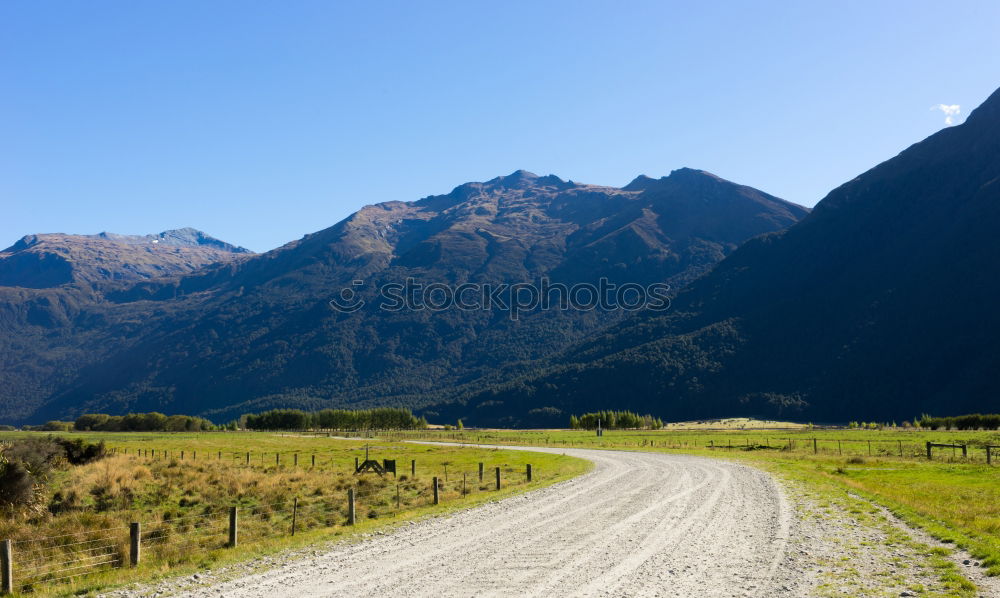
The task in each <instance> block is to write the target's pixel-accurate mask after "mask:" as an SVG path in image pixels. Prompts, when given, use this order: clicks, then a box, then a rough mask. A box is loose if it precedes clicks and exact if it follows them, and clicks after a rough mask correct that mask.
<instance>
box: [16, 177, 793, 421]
mask: <svg viewBox="0 0 1000 598" xmlns="http://www.w3.org/2000/svg"><path fill="white" fill-rule="evenodd" d="M667 178H668V179H669V177H667ZM704 178H705V182H706V185H705V186H702V187H699V186H697V185H694V184H690V183H688V184H684V183H682V182H681V181H678V180H674V181H673V182H672V183H670V184H668V185H665V186H662V188H656V189H651V190H645V191H624V190H622V189H618V188H613V187H605V186H597V185H585V184H581V183H574V182H568V181H563V180H562V179H560V178H559V177H555V176H554V175H548V176H543V177H539V176H537V175H532V174H530V173H527V172H526V171H515V173H512V174H511V175H506V176H503V177H495V178H494V179H491V180H490V181H486V182H484V183H466V184H463V185H459V186H457V187H455V188H454V189H453V190H452V191H451V192H450V193H448V194H445V195H438V196H429V197H425V198H422V199H420V200H417V201H414V202H385V203H382V204H377V205H373V206H365V207H363V208H361V209H360V210H358V211H357V212H355V213H354V214H352V215H351V216H349V217H348V218H345V219H344V220H342V221H340V222H338V223H336V224H334V225H333V226H331V227H328V228H326V229H323V230H321V231H317V232H315V233H311V234H309V235H306V236H304V237H303V238H301V239H299V240H297V241H293V242H291V243H288V244H286V245H284V246H282V247H280V248H278V249H275V250H272V251H270V252H267V253H265V254H260V255H253V256H243V257H241V258H240V259H236V260H232V261H229V262H225V263H216V264H211V265H208V266H206V267H203V268H200V269H198V270H196V271H193V272H191V273H188V274H185V275H183V276H179V277H170V278H158V279H150V280H143V281H137V282H131V283H128V284H125V283H116V284H114V285H112V286H108V287H106V288H104V289H103V292H104V297H105V298H106V299H105V301H104V303H102V304H100V305H97V306H94V305H91V306H84V307H83V308H82V309H81V311H80V312H78V313H76V312H74V313H68V314H66V315H65V317H62V316H61V317H60V318H58V319H51V320H52V321H53V322H56V321H59V322H64V321H75V322H79V321H86V322H90V321H95V322H100V323H99V324H98V325H95V326H93V327H79V328H76V329H74V328H72V327H68V328H67V327H65V326H63V327H59V326H56V327H55V328H54V329H47V328H45V327H44V326H41V327H30V326H29V327H28V330H29V332H32V333H33V334H35V337H34V338H36V339H37V338H38V337H44V336H45V335H46V334H48V335H52V336H54V337H56V338H59V339H60V340H59V343H65V344H67V345H69V346H70V348H73V350H75V351H79V352H80V353H78V354H85V355H86V359H84V360H82V361H81V362H79V363H74V364H72V365H68V364H64V363H63V364H62V365H63V366H64V367H63V369H62V378H61V379H60V380H59V381H58V383H56V384H52V385H50V386H47V387H45V390H42V391H38V390H37V389H38V387H39V386H38V385H39V384H42V385H43V386H44V376H42V373H43V372H42V371H41V370H40V371H39V372H38V375H39V376H41V379H39V380H38V381H36V382H35V388H36V390H35V391H33V392H31V393H29V394H31V396H32V397H34V398H32V399H31V400H30V401H28V402H27V404H28V405H29V407H28V408H26V409H22V411H21V412H22V413H26V414H27V415H23V417H31V418H35V419H38V418H56V417H70V416H72V415H73V414H74V413H79V412H80V411H94V410H107V411H113V412H125V411H130V410H131V411H142V410H151V409H155V410H160V411H166V412H187V413H208V412H211V413H213V414H215V415H213V417H225V416H229V415H239V413H232V411H233V409H230V407H231V406H233V405H240V404H246V403H248V402H256V403H258V404H261V403H262V402H263V403H268V404H274V405H292V404H298V405H301V404H313V403H323V404H326V405H341V406H346V405H354V404H360V403H364V402H375V403H377V402H379V401H394V400H396V398H398V397H402V396H409V397H412V401H413V403H412V405H413V406H415V407H419V406H421V405H424V404H426V403H427V402H428V401H430V400H432V399H431V398H428V395H429V394H430V395H433V394H434V393H436V392H438V389H440V388H441V387H442V385H445V384H451V383H462V382H463V381H468V380H472V379H474V378H476V377H478V376H481V375H482V374H483V372H486V371H489V370H491V369H493V368H495V367H496V366H497V364H503V363H516V362H519V361H523V360H531V359H537V358H538V357H540V356H543V355H545V354H547V353H548V352H549V351H552V350H554V349H556V348H560V347H563V346H566V345H567V343H568V342H570V341H571V340H573V339H577V338H581V336H582V335H586V334H589V333H590V332H592V331H594V330H597V329H599V328H601V327H603V326H605V325H607V324H609V323H611V322H614V321H615V320H616V319H617V318H618V317H619V314H616V313H597V312H589V313H582V312H581V313H562V312H546V313H534V314H529V315H527V316H526V317H525V318H523V319H522V320H521V321H519V322H517V323H512V322H510V321H509V318H507V314H500V313H486V312H482V311H479V312H458V311H456V312H445V313H443V314H433V317H432V314H429V313H426V312H414V313H403V314H385V313H381V312H374V311H371V310H369V309H366V310H361V311H359V312H357V313H352V314H342V313H340V314H338V313H332V312H331V309H330V306H329V300H330V298H331V297H332V296H333V295H334V293H336V292H338V291H339V290H340V289H341V288H344V287H348V286H350V285H351V284H352V283H353V281H354V280H364V281H365V288H364V289H362V292H363V293H368V295H366V297H368V298H370V297H371V294H372V293H374V292H375V291H376V290H377V289H378V288H379V287H380V286H381V285H384V284H387V283H391V282H396V281H401V280H405V279H406V278H408V277H412V278H415V279H417V280H421V281H424V282H444V283H449V284H459V283H462V282H473V283H488V282H508V283H509V282H525V281H532V280H537V279H538V278H540V277H543V276H544V277H549V278H552V279H553V280H555V281H559V282H565V283H574V282H579V281H591V280H596V278H597V277H602V276H603V277H606V278H608V279H609V280H612V281H617V282H619V283H623V282H639V283H650V282H654V281H668V282H669V283H670V284H671V285H673V286H675V287H680V286H683V285H684V284H686V283H687V282H688V281H690V280H691V279H693V278H694V277H696V276H698V275H700V274H701V273H702V272H704V271H705V270H707V269H708V268H710V267H711V266H712V265H714V264H715V263H716V262H717V261H718V260H719V259H721V258H722V257H723V256H724V255H726V254H728V253H729V252H731V251H732V250H733V249H735V248H736V247H737V246H738V245H739V244H740V243H742V242H743V241H745V240H746V238H748V237H750V236H753V235H756V234H760V233H763V232H768V231H773V230H776V229H777V228H781V227H783V226H787V225H788V224H791V223H792V222H795V221H796V220H798V219H799V218H801V217H802V216H804V215H805V214H806V213H808V210H807V209H806V208H802V207H801V206H795V205H794V204H790V203H788V202H784V201H783V200H779V199H778V198H774V197H773V196H770V195H768V194H766V193H763V192H760V191H757V190H755V189H752V188H750V187H745V186H740V185H737V184H735V183H730V182H728V181H723V180H721V179H717V178H711V179H710V178H708V177H704ZM700 193H710V194H712V198H714V199H713V201H709V198H708V197H705V198H698V197H694V195H698V194H700ZM714 200H719V201H714ZM737 208H738V209H737ZM43 307H44V306H40V307H38V309H39V310H42V311H44V309H43ZM18 317H21V316H12V320H13V321H14V323H13V326H14V327H18V326H22V330H24V328H23V325H24V321H23V317H22V319H21V320H18V319H17V318H18ZM38 321H44V319H41V320H38ZM139 322H141V325H138V323H139ZM53 332H55V334H53ZM29 337H30V335H29ZM38 342H39V344H41V343H42V341H38ZM59 343H55V344H54V345H51V346H49V348H48V349H46V350H45V351H41V353H44V354H47V353H53V354H63V353H64V352H67V351H69V348H67V347H65V346H63V345H60V344H59ZM78 343H79V344H78ZM29 344H30V343H29ZM43 370H44V368H43ZM67 378H68V379H67ZM20 389H21V390H22V391H24V392H26V391H27V389H25V388H24V385H21V386H20ZM206 396H207V397H211V399H210V400H205V399H203V398H200V397H206ZM420 397H423V398H420ZM8 403H9V396H8V397H0V416H4V414H3V413H2V412H3V411H4V408H3V406H4V405H5V404H8ZM22 404H25V403H24V402H23V401H22ZM227 409H228V411H227ZM7 411H8V413H9V412H10V411H9V409H8V410H7Z"/></svg>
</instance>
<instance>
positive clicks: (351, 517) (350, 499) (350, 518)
mask: <svg viewBox="0 0 1000 598" xmlns="http://www.w3.org/2000/svg"><path fill="white" fill-rule="evenodd" d="M355 517H356V513H355V511H354V488H348V489H347V525H354V521H355Z"/></svg>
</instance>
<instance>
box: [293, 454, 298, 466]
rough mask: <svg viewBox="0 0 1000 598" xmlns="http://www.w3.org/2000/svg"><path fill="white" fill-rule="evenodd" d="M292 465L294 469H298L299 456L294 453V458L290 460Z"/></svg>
mask: <svg viewBox="0 0 1000 598" xmlns="http://www.w3.org/2000/svg"><path fill="white" fill-rule="evenodd" d="M292 465H293V466H294V467H298V466H299V454H298V453H295V456H294V457H293V458H292Z"/></svg>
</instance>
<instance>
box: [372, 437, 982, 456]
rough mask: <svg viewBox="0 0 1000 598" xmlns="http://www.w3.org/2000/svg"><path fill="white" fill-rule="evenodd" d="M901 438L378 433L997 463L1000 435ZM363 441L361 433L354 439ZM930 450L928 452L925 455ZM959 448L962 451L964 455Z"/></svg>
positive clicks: (506, 441)
mask: <svg viewBox="0 0 1000 598" xmlns="http://www.w3.org/2000/svg"><path fill="white" fill-rule="evenodd" d="M891 433H892V434H899V435H900V436H903V437H901V438H884V439H883V438H837V437H830V436H829V435H827V436H820V435H817V436H811V435H809V433H808V432H802V433H798V434H796V435H791V434H784V435H783V434H781V433H780V431H777V430H772V431H763V432H762V431H752V432H733V433H728V434H727V433H715V432H713V433H705V432H700V433H699V432H672V431H671V432H667V431H664V432H650V431H638V430H637V431H631V430H630V431H616V432H615V434H614V436H612V435H611V433H610V431H608V433H607V434H606V435H604V436H600V437H599V436H596V433H595V434H594V436H592V437H586V438H581V437H580V436H579V435H577V436H576V437H567V435H565V434H560V433H547V432H545V431H539V432H533V433H524V432H521V433H517V434H513V435H511V434H505V433H504V432H503V431H494V430H475V429H473V430H464V431H445V432H437V431H430V432H428V431H422V430H393V431H386V432H383V433H380V434H381V435H380V437H381V438H384V439H386V440H390V441H403V440H434V441H447V442H458V443H469V444H487V445H490V444H497V445H527V446H550V447H560V446H563V447H570V448H607V449H615V448H624V449H632V448H635V449H675V450H692V449H698V450H700V449H708V450H720V451H721V450H734V451H735V450H743V451H776V452H783V453H790V454H803V455H804V454H813V455H826V456H831V455H836V456H844V457H864V456H868V457H894V458H899V459H923V460H926V459H935V460H938V459H940V460H947V461H952V462H962V463H971V464H975V463H986V464H990V465H997V464H998V463H997V459H998V457H1000V434H996V435H994V436H992V437H990V436H983V435H982V433H981V432H980V435H981V436H982V437H981V438H976V439H972V440H957V439H955V438H954V437H953V436H952V437H949V436H948V435H941V437H940V438H937V439H936V441H928V440H927V438H926V437H925V436H923V434H926V432H923V433H921V432H916V434H922V436H921V437H920V438H906V437H905V434H906V433H905V432H891ZM357 435H358V437H363V433H357ZM928 444H930V445H931V447H932V450H931V451H930V452H928ZM963 446H964V447H965V450H963Z"/></svg>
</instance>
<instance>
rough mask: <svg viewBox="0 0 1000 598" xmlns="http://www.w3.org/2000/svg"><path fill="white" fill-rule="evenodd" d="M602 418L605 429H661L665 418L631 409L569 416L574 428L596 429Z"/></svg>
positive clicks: (570, 424)
mask: <svg viewBox="0 0 1000 598" xmlns="http://www.w3.org/2000/svg"><path fill="white" fill-rule="evenodd" d="M598 420H600V422H601V428H603V429H605V430H625V429H638V428H642V429H647V430H659V429H660V428H662V427H663V420H661V419H660V418H658V417H653V416H652V415H648V414H647V415H639V414H638V413H633V412H631V411H595V412H594V413H584V414H583V415H580V416H577V415H571V416H569V427H570V428H573V429H574V430H596V429H597V422H598Z"/></svg>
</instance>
